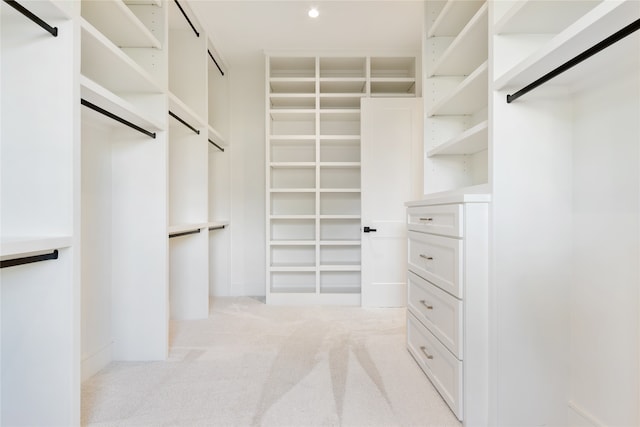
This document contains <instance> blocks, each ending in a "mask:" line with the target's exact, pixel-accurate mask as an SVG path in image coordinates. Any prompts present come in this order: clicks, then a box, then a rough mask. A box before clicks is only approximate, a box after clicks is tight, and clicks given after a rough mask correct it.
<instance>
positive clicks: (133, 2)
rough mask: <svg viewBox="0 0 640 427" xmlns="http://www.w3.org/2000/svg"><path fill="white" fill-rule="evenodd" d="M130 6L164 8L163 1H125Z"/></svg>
mask: <svg viewBox="0 0 640 427" xmlns="http://www.w3.org/2000/svg"><path fill="white" fill-rule="evenodd" d="M124 2H125V3H126V4H128V5H132V6H134V5H147V6H158V7H160V6H162V0H124Z"/></svg>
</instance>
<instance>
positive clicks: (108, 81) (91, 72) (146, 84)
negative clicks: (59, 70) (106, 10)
mask: <svg viewBox="0 0 640 427" xmlns="http://www.w3.org/2000/svg"><path fill="white" fill-rule="evenodd" d="M80 27H81V29H82V36H81V40H82V42H81V45H82V52H81V58H82V65H81V69H82V74H83V75H85V76H87V77H89V78H90V79H91V80H94V81H96V82H97V83H99V84H100V85H102V86H104V87H106V88H107V89H109V90H111V91H112V92H115V93H121V92H138V93H162V92H163V90H162V88H161V86H160V85H159V84H158V83H157V82H156V81H155V79H154V78H153V77H152V76H151V75H150V74H149V73H147V71H145V70H144V69H143V68H142V67H140V65H138V64H137V63H136V62H135V61H134V60H133V59H131V58H130V57H129V56H127V55H126V54H125V53H124V52H122V50H121V49H119V48H118V47H117V46H116V45H114V44H113V42H112V41H111V40H109V39H108V38H107V37H105V36H104V35H103V34H102V33H101V32H100V31H98V30H97V29H96V28H95V27H94V26H93V25H91V24H90V23H89V22H87V21H86V20H85V19H81V21H80Z"/></svg>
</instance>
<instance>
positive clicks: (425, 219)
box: [420, 218, 433, 221]
mask: <svg viewBox="0 0 640 427" xmlns="http://www.w3.org/2000/svg"><path fill="white" fill-rule="evenodd" d="M420 221H433V218H420Z"/></svg>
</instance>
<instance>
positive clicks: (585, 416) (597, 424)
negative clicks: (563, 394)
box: [569, 400, 606, 427]
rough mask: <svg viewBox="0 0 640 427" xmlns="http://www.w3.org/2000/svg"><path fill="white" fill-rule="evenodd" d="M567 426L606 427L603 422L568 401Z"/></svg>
mask: <svg viewBox="0 0 640 427" xmlns="http://www.w3.org/2000/svg"><path fill="white" fill-rule="evenodd" d="M569 425H570V426H572V427H606V425H605V424H604V423H603V422H601V421H600V420H598V419H597V418H596V417H594V416H593V415H591V414H590V413H589V412H587V411H586V410H585V409H584V408H583V407H582V406H580V405H578V404H577V403H576V402H574V401H573V400H570V401H569Z"/></svg>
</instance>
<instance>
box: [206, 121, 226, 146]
mask: <svg viewBox="0 0 640 427" xmlns="http://www.w3.org/2000/svg"><path fill="white" fill-rule="evenodd" d="M207 132H208V137H209V139H210V140H212V141H213V142H215V143H216V144H218V145H221V146H223V147H226V146H227V141H226V140H225V139H224V138H223V137H222V135H221V134H220V132H218V131H217V130H216V129H214V127H213V126H211V125H208V126H207Z"/></svg>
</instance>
